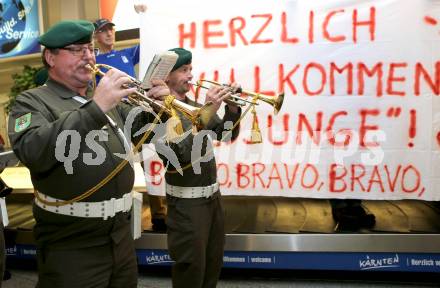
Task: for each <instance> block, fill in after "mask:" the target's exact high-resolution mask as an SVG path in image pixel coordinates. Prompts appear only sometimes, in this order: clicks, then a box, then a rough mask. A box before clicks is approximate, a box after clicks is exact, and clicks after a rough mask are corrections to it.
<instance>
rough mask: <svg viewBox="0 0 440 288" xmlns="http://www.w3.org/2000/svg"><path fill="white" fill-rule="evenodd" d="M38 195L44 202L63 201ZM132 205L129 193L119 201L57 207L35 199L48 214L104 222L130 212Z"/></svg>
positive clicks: (78, 203)
mask: <svg viewBox="0 0 440 288" xmlns="http://www.w3.org/2000/svg"><path fill="white" fill-rule="evenodd" d="M38 193H39V194H40V195H41V197H42V198H43V199H44V200H47V201H50V202H57V201H60V202H62V201H63V200H58V199H56V198H52V197H50V196H47V195H44V194H43V193H41V192H38ZM132 203H133V198H132V195H131V192H130V193H127V194H124V196H122V198H119V199H115V198H112V199H110V200H105V201H101V202H75V203H72V204H68V205H63V206H59V207H57V206H48V205H45V204H44V203H42V202H40V201H39V200H38V199H37V198H35V204H37V205H38V207H40V208H42V209H44V210H46V211H49V212H53V213H57V214H62V215H68V216H76V217H84V218H103V219H104V220H107V218H108V217H114V216H115V214H116V213H118V212H128V211H130V209H131V205H132Z"/></svg>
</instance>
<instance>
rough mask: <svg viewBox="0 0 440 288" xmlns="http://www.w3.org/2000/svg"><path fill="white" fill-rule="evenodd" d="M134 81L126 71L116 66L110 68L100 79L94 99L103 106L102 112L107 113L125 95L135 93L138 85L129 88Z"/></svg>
mask: <svg viewBox="0 0 440 288" xmlns="http://www.w3.org/2000/svg"><path fill="white" fill-rule="evenodd" d="M132 82H133V81H132V80H131V79H130V78H129V77H128V76H127V74H125V73H124V72H122V71H120V70H118V69H116V68H114V69H110V70H109V71H108V72H107V73H105V75H104V76H103V77H102V79H101V81H99V84H98V86H97V87H96V90H95V94H94V95H93V101H95V103H96V104H97V105H98V107H99V108H101V110H102V112H104V113H107V112H108V111H110V110H111V109H113V108H114V107H116V105H118V103H119V102H121V100H122V99H123V98H124V97H127V96H128V95H130V94H132V93H134V92H135V91H136V87H131V88H127V87H129V86H127V85H129V84H130V83H132Z"/></svg>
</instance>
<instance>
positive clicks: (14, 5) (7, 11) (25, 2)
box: [0, 0, 40, 58]
mask: <svg viewBox="0 0 440 288" xmlns="http://www.w3.org/2000/svg"><path fill="white" fill-rule="evenodd" d="M39 35H40V29H39V21H38V0H2V1H1V2H0V58H6V57H13V56H18V55H24V54H30V53H38V52H40V44H38V36H39Z"/></svg>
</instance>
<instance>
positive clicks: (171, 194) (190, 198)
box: [154, 48, 241, 288]
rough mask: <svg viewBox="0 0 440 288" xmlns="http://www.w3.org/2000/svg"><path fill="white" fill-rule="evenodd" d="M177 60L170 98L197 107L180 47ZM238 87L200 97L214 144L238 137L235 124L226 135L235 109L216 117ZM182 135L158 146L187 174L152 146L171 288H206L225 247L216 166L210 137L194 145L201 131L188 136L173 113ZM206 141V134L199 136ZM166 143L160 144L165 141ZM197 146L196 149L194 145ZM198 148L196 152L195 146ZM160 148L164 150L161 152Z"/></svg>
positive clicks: (186, 125)
mask: <svg viewBox="0 0 440 288" xmlns="http://www.w3.org/2000/svg"><path fill="white" fill-rule="evenodd" d="M170 51H174V52H175V53H177V55H178V59H177V62H176V64H175V65H174V67H173V68H172V70H171V72H170V74H169V75H168V77H167V80H166V81H165V82H166V84H167V85H168V87H169V88H170V91H171V95H173V96H175V97H176V99H178V100H180V101H183V102H185V103H187V104H189V105H192V106H201V105H200V104H198V103H196V102H194V101H192V100H190V99H189V98H188V96H187V93H188V92H189V91H190V87H191V86H190V85H191V84H190V81H191V80H192V78H193V75H192V65H191V62H192V53H191V52H190V51H188V50H185V49H183V48H174V49H171V50H170ZM238 88H239V87H238V86H236V85H235V84H234V85H232V86H231V87H225V86H223V87H220V86H216V87H211V88H210V89H209V90H208V92H207V94H206V103H208V102H210V103H211V104H212V105H211V109H212V113H213V114H212V117H210V118H209V119H210V120H209V122H208V123H206V124H205V127H203V129H205V130H206V131H212V132H214V133H215V135H212V137H214V139H216V140H225V139H221V138H222V136H223V135H224V134H226V133H229V134H227V135H229V139H226V140H234V139H236V137H237V136H238V134H239V125H237V126H236V127H235V128H234V129H233V130H232V131H231V129H232V125H233V123H236V122H237V121H238V119H239V118H240V115H241V109H240V108H239V107H237V106H235V105H232V104H227V105H226V106H225V113H224V116H223V119H220V118H219V117H218V116H217V115H216V112H217V110H218V109H219V108H220V106H221V104H222V103H223V101H224V100H225V99H227V98H228V97H230V95H231V93H233V91H237V89H238ZM179 118H180V120H181V122H182V126H183V130H184V131H189V133H185V134H183V135H182V136H180V138H179V139H178V141H175V142H169V143H168V144H164V145H167V146H162V147H168V148H170V149H171V150H172V151H173V153H174V156H176V158H177V159H178V162H179V165H180V167H186V168H187V169H183V170H181V173H182V174H180V173H178V170H176V168H177V167H173V165H176V166H179V165H177V164H175V163H174V164H173V162H172V161H169V160H168V159H171V158H169V157H165V156H164V154H163V153H161V151H165V150H161V148H160V147H159V145H158V142H154V143H155V145H156V151H157V152H158V154H159V156H160V157H161V159H162V161H163V164H164V167H167V170H166V174H165V180H166V195H167V196H166V197H167V205H168V215H167V225H168V230H167V234H168V251H169V253H170V256H171V259H173V260H174V261H175V263H173V267H172V282H173V287H177V288H179V287H182V288H183V287H185V288H186V287H191V288H200V287H204V288H208V287H216V284H217V281H218V278H219V275H220V271H221V267H222V264H223V250H224V243H225V230H224V215H223V209H222V203H221V195H220V190H219V184H218V182H217V167H216V161H215V156H214V152H213V143H212V140H211V138H209V137H204V138H203V140H201V141H200V142H198V140H200V139H198V140H197V137H198V136H197V135H204V133H203V132H204V130H202V131H201V132H199V133H202V134H196V135H193V133H191V127H192V123H191V121H189V120H188V119H186V118H184V117H182V116H181V113H180V114H179ZM205 136H206V135H205ZM165 143H166V142H165ZM197 143H199V144H200V145H199V144H197ZM197 146H201V147H197ZM162 149H164V148H162ZM193 149H197V150H198V151H200V152H201V154H204V155H203V157H204V158H205V157H206V158H209V160H206V161H203V162H202V161H200V163H199V164H200V172H197V171H196V170H195V169H194V168H193V162H192V160H193V159H192V153H193V152H195V151H193Z"/></svg>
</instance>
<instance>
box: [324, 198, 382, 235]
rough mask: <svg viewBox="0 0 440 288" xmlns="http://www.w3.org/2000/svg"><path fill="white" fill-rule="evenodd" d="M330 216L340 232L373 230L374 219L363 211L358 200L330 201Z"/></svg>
mask: <svg viewBox="0 0 440 288" xmlns="http://www.w3.org/2000/svg"><path fill="white" fill-rule="evenodd" d="M329 201H330V205H331V207H332V216H333V219H334V220H335V222H336V223H337V224H338V230H340V231H356V230H359V229H361V228H367V229H369V228H373V227H374V225H375V224H376V217H375V216H374V215H373V214H371V213H367V211H365V209H364V207H362V201H361V200H359V199H330V200H329Z"/></svg>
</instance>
